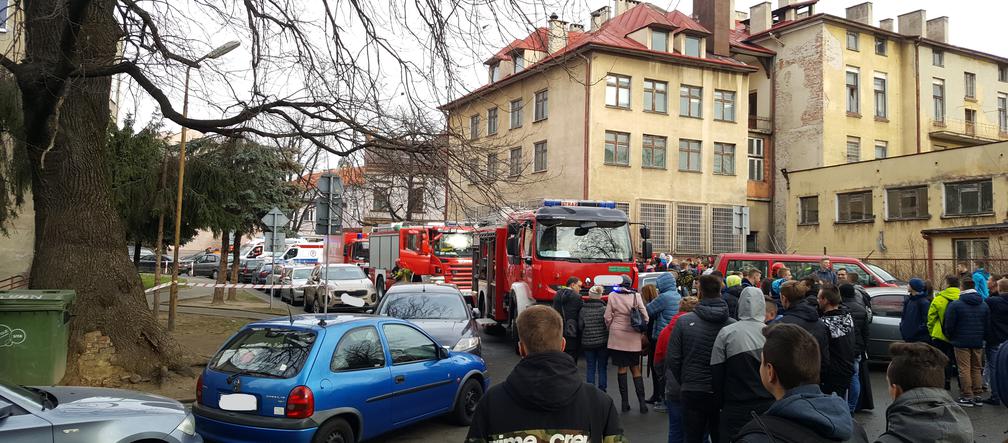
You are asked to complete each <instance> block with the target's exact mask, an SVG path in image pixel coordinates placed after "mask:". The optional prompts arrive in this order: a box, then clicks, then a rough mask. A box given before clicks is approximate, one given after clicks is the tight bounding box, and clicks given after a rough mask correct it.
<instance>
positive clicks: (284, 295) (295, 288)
mask: <svg viewBox="0 0 1008 443" xmlns="http://www.w3.org/2000/svg"><path fill="white" fill-rule="evenodd" d="M312 268H313V267H312V266H296V267H293V268H290V269H289V270H288V271H287V272H285V273H284V275H283V277H281V278H280V284H282V285H284V286H289V287H287V288H283V289H281V290H280V300H283V301H285V302H287V303H290V304H292V305H295V306H297V305H300V304H302V303H304V285H305V284H307V283H308V280H309V279H310V278H311V272H312Z"/></svg>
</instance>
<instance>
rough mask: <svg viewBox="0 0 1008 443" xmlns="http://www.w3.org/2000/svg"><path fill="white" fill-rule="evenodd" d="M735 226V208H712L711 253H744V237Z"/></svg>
mask: <svg viewBox="0 0 1008 443" xmlns="http://www.w3.org/2000/svg"><path fill="white" fill-rule="evenodd" d="M734 225H735V208H733V207H731V206H728V207H724V206H722V207H717V206H714V207H711V218H710V239H711V243H710V246H711V251H710V252H711V253H712V254H721V253H725V252H742V240H743V238H742V236H741V235H740V234H739V231H738V230H737V229H734Z"/></svg>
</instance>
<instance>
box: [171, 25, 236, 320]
mask: <svg viewBox="0 0 1008 443" xmlns="http://www.w3.org/2000/svg"><path fill="white" fill-rule="evenodd" d="M239 45H241V42H238V41H230V42H227V43H225V44H223V45H221V46H218V47H217V48H215V49H214V50H213V51H210V52H208V53H207V54H206V55H204V56H202V57H200V58H198V59H196V62H195V63H194V64H193V65H191V66H187V67H186V71H185V86H184V88H183V95H182V118H188V117H189V71H190V70H191V69H192V68H193V67H194V66H195V67H196V69H199V67H200V66H199V64H200V62H202V61H203V60H206V59H214V58H218V57H220V56H222V55H224V54H227V53H229V52H231V51H233V50H234V49H235V48H237V47H238V46H239ZM187 129H188V128H186V127H185V125H182V134H181V137H182V140H181V141H180V142H179V161H178V192H177V194H176V197H175V237H174V238H173V239H172V241H173V245H172V246H173V248H174V249H173V250H172V265H173V266H172V277H171V290H170V292H169V295H168V330H169V331H171V330H174V329H175V307H176V305H177V304H178V274H179V236H180V235H181V230H182V183H183V181H184V178H185V159H186V132H187Z"/></svg>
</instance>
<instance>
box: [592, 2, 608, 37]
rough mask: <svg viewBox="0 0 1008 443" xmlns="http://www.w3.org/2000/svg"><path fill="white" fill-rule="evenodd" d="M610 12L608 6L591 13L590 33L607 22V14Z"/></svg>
mask: <svg viewBox="0 0 1008 443" xmlns="http://www.w3.org/2000/svg"><path fill="white" fill-rule="evenodd" d="M611 12H612V9H611V8H609V7H608V6H603V7H601V8H598V9H596V10H595V11H593V12H592V13H591V31H592V32H595V31H597V30H598V28H601V27H602V25H603V24H605V22H607V21H609V14H610V13H611Z"/></svg>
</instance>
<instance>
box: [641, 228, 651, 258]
mask: <svg viewBox="0 0 1008 443" xmlns="http://www.w3.org/2000/svg"><path fill="white" fill-rule="evenodd" d="M640 238H641V240H649V239H651V229H650V228H648V227H647V225H644V226H641V228H640ZM648 255H651V254H648Z"/></svg>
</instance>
